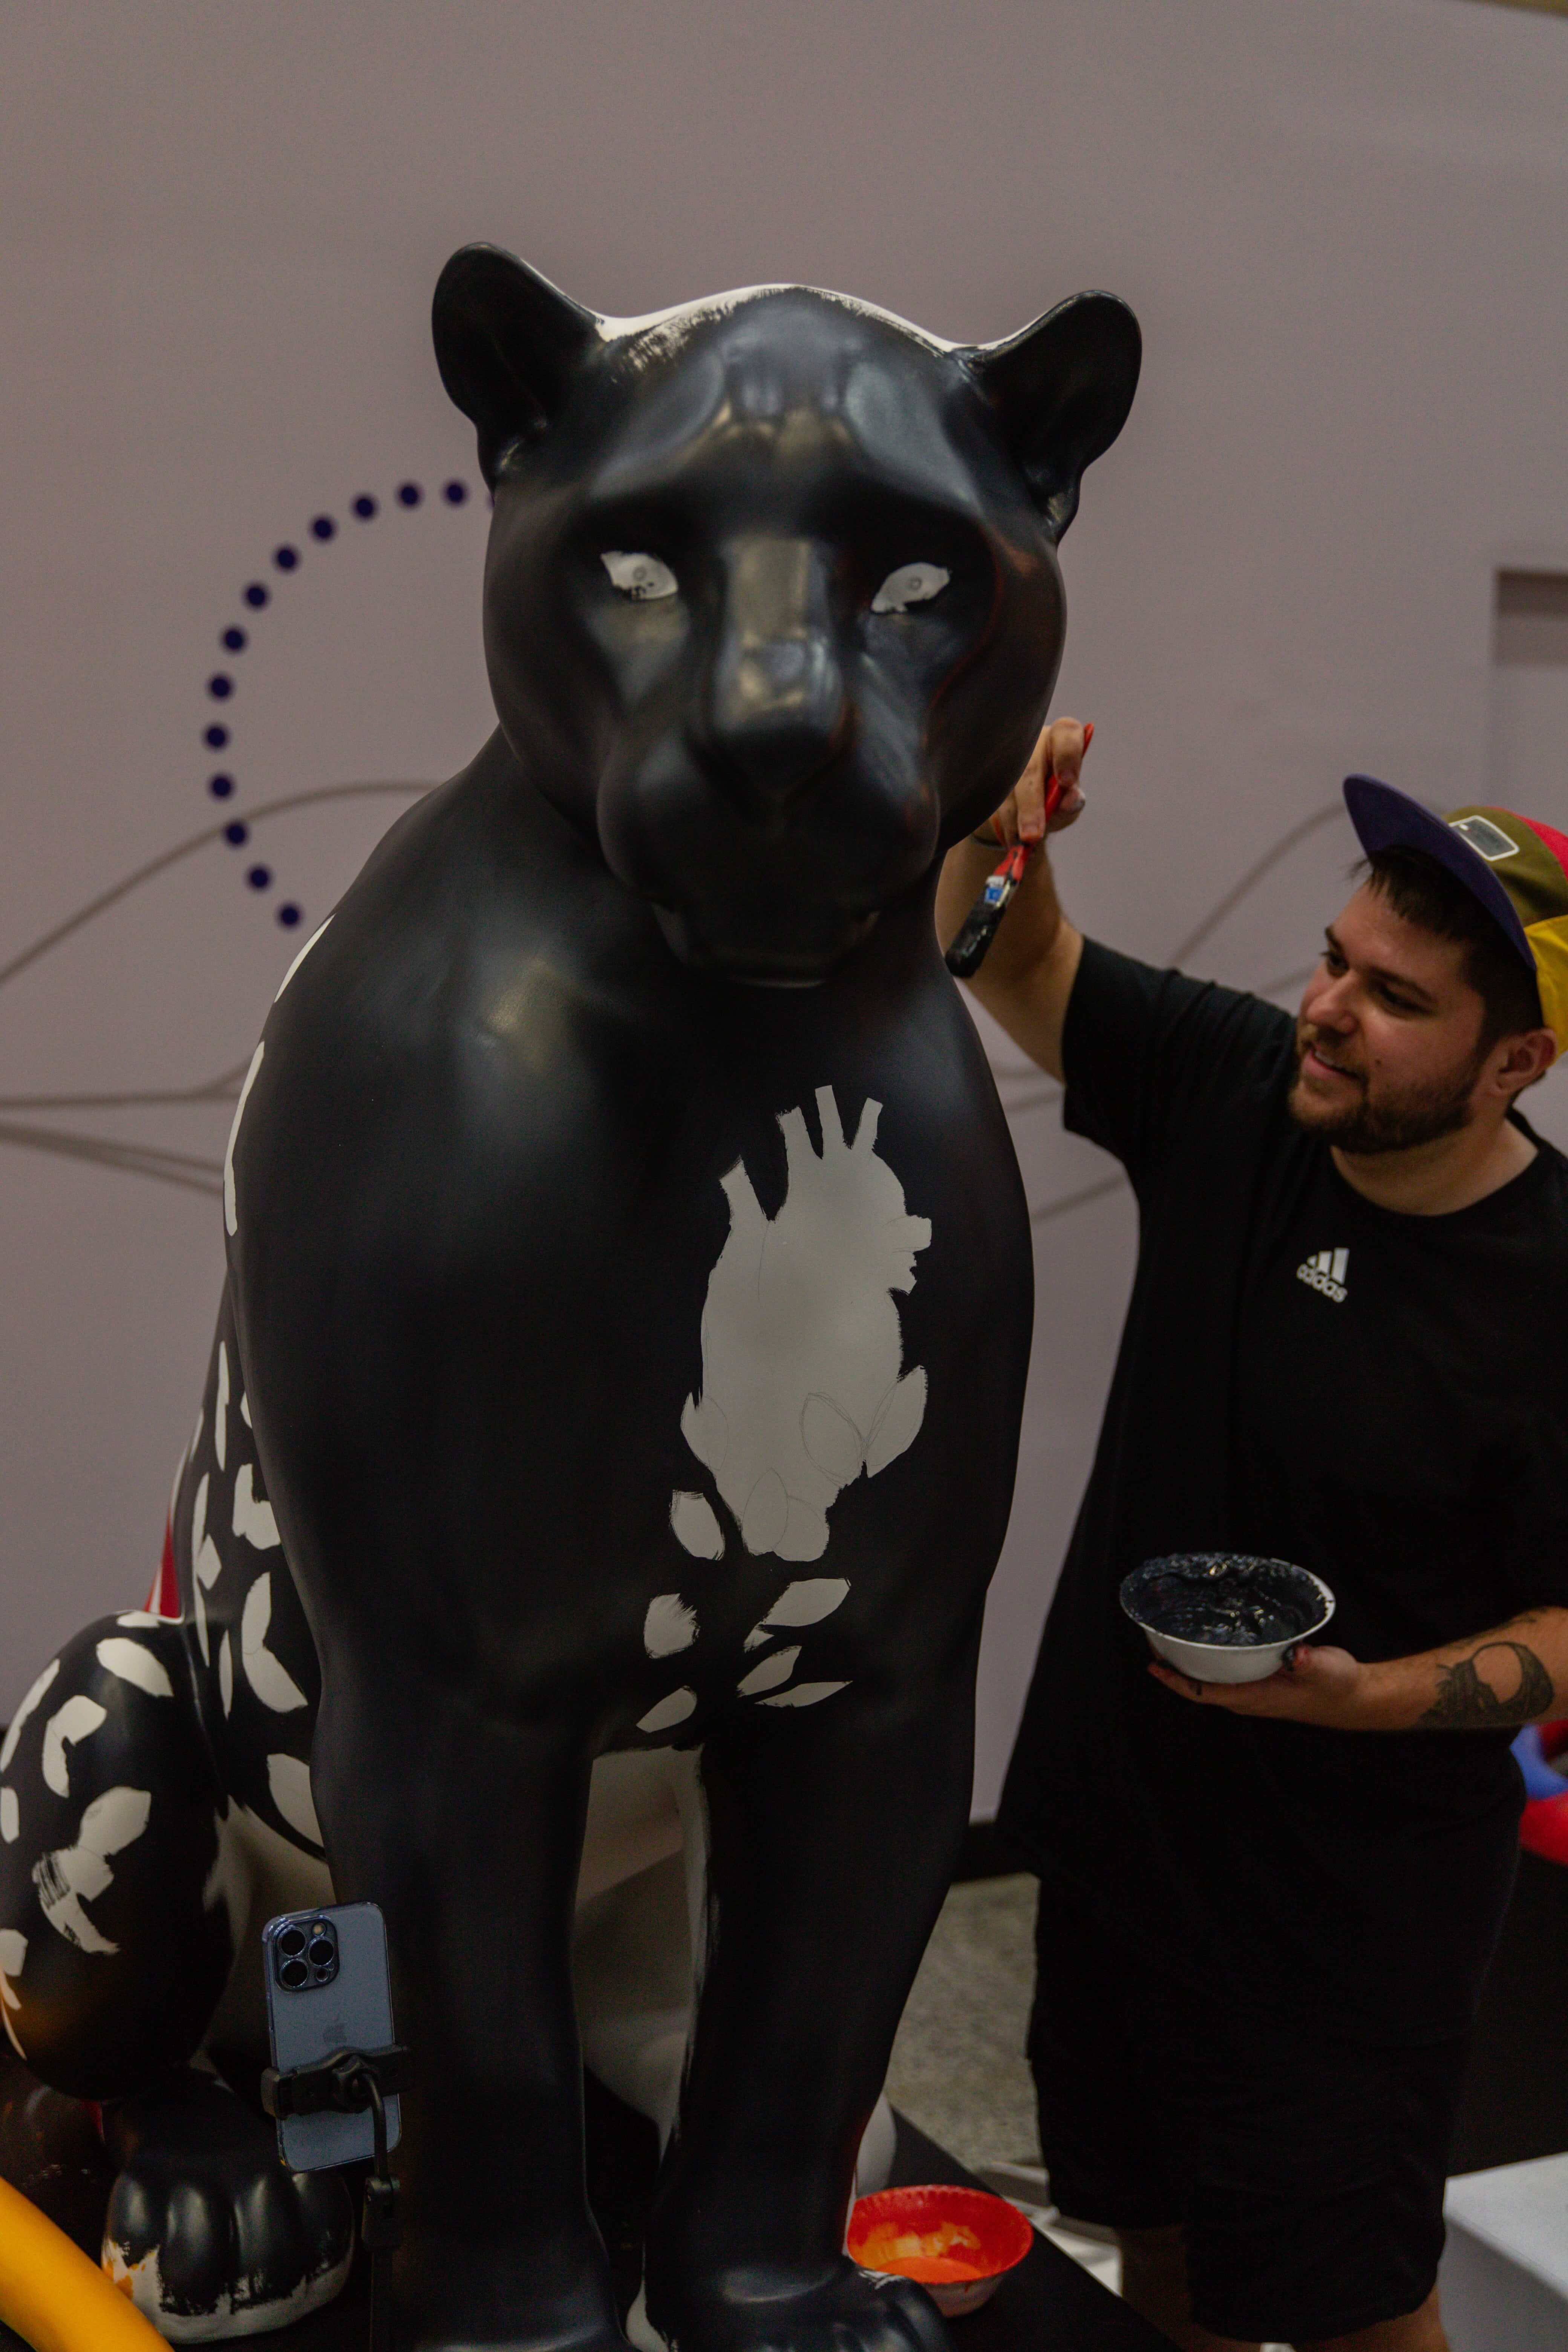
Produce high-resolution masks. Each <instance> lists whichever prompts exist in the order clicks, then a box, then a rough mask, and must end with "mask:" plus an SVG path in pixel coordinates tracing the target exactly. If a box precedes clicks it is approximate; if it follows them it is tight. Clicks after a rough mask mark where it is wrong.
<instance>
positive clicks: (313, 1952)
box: [310, 1936, 337, 1969]
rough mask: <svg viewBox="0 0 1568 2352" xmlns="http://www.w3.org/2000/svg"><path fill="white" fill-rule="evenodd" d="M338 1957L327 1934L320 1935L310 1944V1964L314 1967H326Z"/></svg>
mask: <svg viewBox="0 0 1568 2352" xmlns="http://www.w3.org/2000/svg"><path fill="white" fill-rule="evenodd" d="M336 1958H337V1953H336V1952H335V1951H334V1950H333V1948H332V1946H331V1943H330V1942H329V1940H328V1938H327V1937H325V1936H318V1937H316V1939H315V1941H314V1943H313V1944H312V1945H311V1946H310V1966H311V1967H312V1968H313V1969H324V1968H327V1967H329V1966H330V1965H331V1962H332V1961H333V1960H335V1959H336Z"/></svg>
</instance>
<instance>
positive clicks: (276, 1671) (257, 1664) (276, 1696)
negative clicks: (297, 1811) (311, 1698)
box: [239, 1570, 307, 1811]
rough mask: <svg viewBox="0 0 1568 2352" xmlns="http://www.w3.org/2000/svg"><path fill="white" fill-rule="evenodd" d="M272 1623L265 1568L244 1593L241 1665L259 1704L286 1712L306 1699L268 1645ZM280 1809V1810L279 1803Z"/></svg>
mask: <svg viewBox="0 0 1568 2352" xmlns="http://www.w3.org/2000/svg"><path fill="white" fill-rule="evenodd" d="M271 1622H272V1578H271V1575H270V1574H269V1573H268V1571H267V1570H263V1572H262V1573H261V1575H259V1576H258V1578H257V1580H256V1581H255V1583H254V1584H253V1585H252V1586H251V1588H250V1590H249V1591H248V1592H247V1594H246V1596H245V1613H244V1615H243V1616H242V1617H241V1619H240V1621H239V1657H240V1664H242V1665H243V1666H244V1668H245V1678H246V1680H247V1683H248V1684H249V1685H250V1687H251V1689H252V1690H253V1691H254V1692H255V1693H256V1696H257V1697H258V1699H259V1700H260V1701H261V1704H262V1706H269V1707H270V1708H271V1709H272V1712H273V1714H274V1715H288V1714H289V1712H290V1710H291V1709H292V1708H294V1707H297V1706H305V1705H306V1704H307V1701H306V1697H305V1694H304V1692H303V1691H302V1690H301V1689H300V1685H299V1684H298V1683H297V1682H296V1681H295V1680H294V1677H293V1675H291V1674H290V1673H289V1669H288V1667H287V1666H286V1665H284V1664H283V1662H282V1660H281V1659H280V1658H275V1657H274V1656H273V1654H272V1653H271V1651H270V1650H269V1649H268V1646H267V1629H268V1626H269V1625H270V1624H271ZM279 1811H282V1808H281V1806H280V1807H279Z"/></svg>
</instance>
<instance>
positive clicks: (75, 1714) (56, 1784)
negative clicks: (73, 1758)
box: [43, 1692, 108, 1797]
mask: <svg viewBox="0 0 1568 2352" xmlns="http://www.w3.org/2000/svg"><path fill="white" fill-rule="evenodd" d="M107 1720H108V1717H107V1714H106V1711H105V1709H104V1708H102V1707H101V1706H100V1705H99V1703H98V1701H97V1700H96V1699H95V1698H88V1697H86V1696H83V1694H82V1693H80V1692H78V1694H77V1696H76V1697H75V1698H68V1699H67V1701H66V1703H65V1705H64V1706H62V1707H59V1708H58V1710H57V1711H56V1713H55V1714H53V1715H51V1716H50V1717H49V1719H48V1721H47V1724H46V1725H45V1726H44V1758H43V1773H44V1780H45V1784H46V1786H47V1787H48V1788H51V1789H52V1790H54V1792H55V1794H56V1796H57V1797H68V1796H69V1795H70V1791H71V1777H70V1759H68V1756H67V1754H66V1749H67V1748H68V1747H71V1748H74V1747H75V1746H76V1743H77V1741H78V1740H79V1739H90V1738H92V1735H93V1733H94V1732H95V1731H96V1730H97V1729H98V1727H99V1726H100V1724H101V1723H104V1722H106V1721H107Z"/></svg>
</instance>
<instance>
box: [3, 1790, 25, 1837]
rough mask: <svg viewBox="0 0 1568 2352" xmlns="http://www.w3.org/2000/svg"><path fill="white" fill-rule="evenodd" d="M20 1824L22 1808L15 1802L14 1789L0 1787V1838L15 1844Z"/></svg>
mask: <svg viewBox="0 0 1568 2352" xmlns="http://www.w3.org/2000/svg"><path fill="white" fill-rule="evenodd" d="M21 1826H22V1809H21V1807H20V1806H19V1805H18V1804H17V1802H16V1790H15V1789H0V1838H4V1839H5V1843H6V1844H7V1845H15V1844H16V1834H17V1832H18V1831H19V1830H20V1828H21Z"/></svg>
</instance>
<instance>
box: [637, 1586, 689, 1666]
mask: <svg viewBox="0 0 1568 2352" xmlns="http://www.w3.org/2000/svg"><path fill="white" fill-rule="evenodd" d="M696 1639H697V1612H696V1610H695V1609H692V1608H689V1607H688V1605H687V1603H686V1602H685V1601H682V1599H681V1597H680V1595H679V1592H661V1593H659V1594H658V1597H657V1599H655V1600H653V1601H649V1602H648V1604H647V1616H646V1617H645V1618H644V1619H643V1629H642V1645H643V1648H644V1649H645V1650H646V1651H647V1654H648V1656H649V1657H650V1658H672V1657H673V1656H674V1655H675V1654H676V1652H677V1651H678V1650H689V1648H690V1647H691V1644H692V1643H693V1642H695V1640H696Z"/></svg>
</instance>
